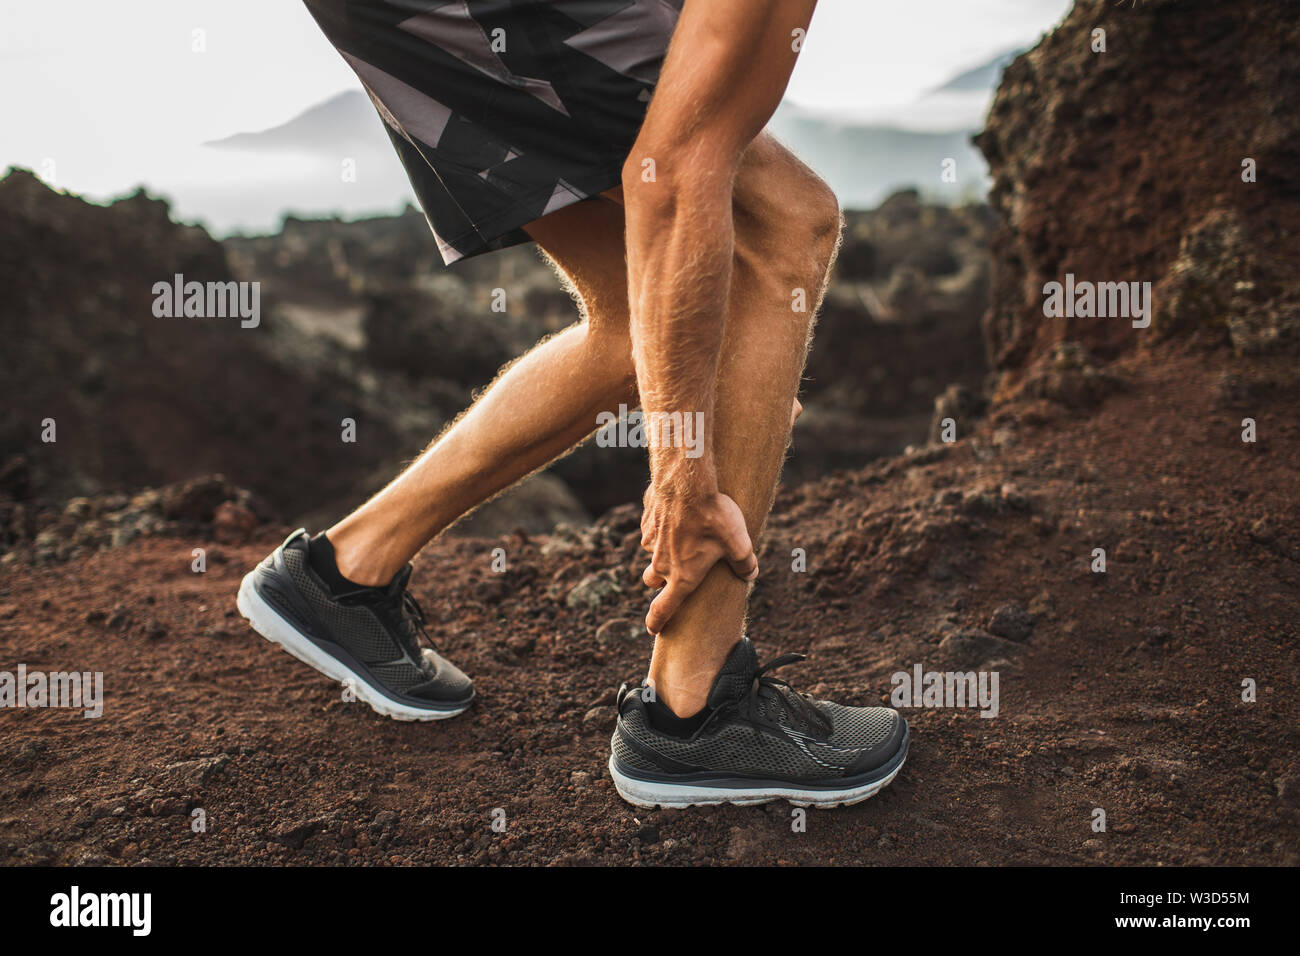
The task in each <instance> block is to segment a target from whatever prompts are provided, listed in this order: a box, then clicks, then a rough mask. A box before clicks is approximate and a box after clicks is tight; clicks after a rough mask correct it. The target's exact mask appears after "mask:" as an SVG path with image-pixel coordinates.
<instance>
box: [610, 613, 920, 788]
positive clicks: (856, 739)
mask: <svg viewBox="0 0 1300 956" xmlns="http://www.w3.org/2000/svg"><path fill="white" fill-rule="evenodd" d="M796 660H803V655H802V654H787V655H784V656H782V657H778V658H776V659H775V660H773V661H770V662H768V663H767V664H765V665H764V666H762V667H760V666H759V665H758V658H757V656H756V655H755V653H754V645H753V644H751V643H750V642H749V639H748V638H741V640H740V643H739V644H737V645H736V647H735V649H734V650H732V652H731V655H730V656H729V657H728V658H727V661H726V663H725V664H724V665H723V666H722V672H721V673H720V674H718V677H717V679H716V680H715V681H714V683H713V689H712V690H711V691H710V693H709V702H708V704H707V705H706V707H705V710H704V712H703V719H702V720H701V721H699V726H698V727H697V728H696V729H694V730H693V731H692V732H691V733H690V734H689V735H686V734H683V733H682V732H681V731H680V730H679V731H678V732H677V733H673V732H672V729H668V730H661V729H659V728H657V727H656V726H655V724H654V722H653V720H654V717H653V715H652V713H651V710H650V707H649V706H648V705H647V703H646V702H645V701H644V700H643V699H642V694H641V693H640V692H639V691H638V690H637V689H636V688H633V689H631V690H629V689H628V688H627V685H624V686H623V688H622V689H620V690H619V695H618V726H617V727H616V728H615V730H614V738H613V741H612V744H613V750H614V752H613V754H612V755H611V756H610V758H609V770H610V773H611V774H612V775H613V777H614V786H615V787H616V788H617V789H618V792H619V795H620V796H622V798H623V799H624V800H626V801H628V802H629V803H632V804H635V805H636V806H639V807H656V806H659V807H690V806H699V805H706V804H716V803H736V804H753V803H766V802H767V801H769V800H780V799H785V800H789V801H790V802H791V803H793V804H795V805H796V806H801V807H803V806H810V805H811V806H815V807H833V806H839V805H840V804H851V803H858V802H859V801H862V800H865V799H867V798H868V797H870V796H874V795H875V794H876V793H877V792H878V791H879V790H880V789H881V788H882V787H884V786H885V785H886V784H888V783H889V782H890V781H891V780H893V779H894V776H895V775H896V774H897V773H898V771H899V769H900V768H901V767H902V766H903V761H904V760H905V759H906V758H907V721H905V720H904V719H903V718H902V717H901V716H900V715H899V713H898V712H897V711H895V710H893V709H891V708H889V707H842V706H840V705H839V704H833V703H831V702H829V701H824V700H815V699H813V698H812V697H809V696H808V695H807V694H799V693H796V692H795V691H794V690H793V689H792V688H791V687H790V685H789V684H787V683H785V681H782V680H777V679H776V678H774V677H769V676H768V675H767V673H766V672H767V671H769V670H774V669H775V668H777V667H781V666H782V665H784V664H788V663H792V662H794V661H796ZM660 723H661V724H662V723H664V722H663V721H662V720H661V721H660Z"/></svg>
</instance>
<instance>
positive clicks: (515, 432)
mask: <svg viewBox="0 0 1300 956" xmlns="http://www.w3.org/2000/svg"><path fill="white" fill-rule="evenodd" d="M623 224H624V220H623V210H622V209H621V208H620V207H619V206H618V205H617V204H615V203H613V202H609V201H607V200H603V199H601V200H593V201H589V202H583V203H578V204H576V205H573V206H569V207H567V208H565V209H562V210H559V211H557V212H555V213H552V214H551V215H549V216H547V217H546V218H544V219H541V220H538V221H537V222H535V223H532V224H531V225H530V226H528V227H527V228H528V231H529V233H530V234H531V235H532V236H533V238H535V239H537V240H538V243H539V244H540V245H541V246H542V248H543V249H545V250H546V251H547V252H548V254H550V255H551V256H552V257H553V259H554V260H555V261H556V263H557V264H558V265H559V266H560V268H561V269H563V270H564V272H565V274H566V275H567V276H568V278H569V280H570V281H571V282H572V283H573V285H574V286H575V287H576V289H577V292H578V293H579V295H580V297H581V299H582V303H583V308H584V311H585V313H586V316H585V320H584V321H583V322H580V323H579V324H577V325H574V326H571V327H570V328H568V329H566V330H564V331H563V332H560V333H559V334H557V335H554V336H552V337H551V338H549V339H546V340H545V341H543V342H541V343H540V344H538V345H537V346H536V347H535V348H534V349H533V350H532V351H530V352H529V353H528V354H526V355H525V356H523V357H522V358H521V359H519V360H518V361H516V362H514V363H513V364H511V365H509V366H507V368H506V369H505V370H504V371H503V372H502V373H501V374H500V375H499V376H498V377H497V379H496V381H495V382H493V383H492V385H491V386H490V387H489V388H488V389H487V391H486V392H485V393H484V394H483V396H482V397H481V398H480V399H479V400H478V401H477V402H476V403H475V404H474V405H473V406H472V407H471V408H470V409H469V410H468V411H466V412H465V413H464V414H463V415H462V416H461V417H460V418H459V419H457V420H456V421H455V422H454V423H453V424H452V425H451V427H449V428H448V429H447V430H446V431H445V432H444V433H443V434H442V435H441V436H440V437H439V438H438V439H436V440H435V441H434V442H433V443H432V444H431V445H430V446H429V448H428V449H427V450H426V451H425V452H424V453H423V454H422V455H421V456H420V457H419V458H418V459H416V461H415V462H414V463H413V464H411V466H410V467H408V468H407V469H406V470H405V471H404V472H402V474H401V475H400V476H398V477H397V478H396V479H394V480H393V482H391V483H390V484H389V485H388V486H387V487H385V488H384V489H383V490H382V491H381V492H379V493H378V494H377V495H375V496H374V497H373V498H371V499H370V500H369V501H368V502H366V503H365V504H364V505H362V506H361V507H360V508H358V509H357V510H356V511H354V512H353V513H352V514H350V515H348V516H347V517H346V518H344V519H343V520H342V521H340V522H338V523H337V524H336V525H334V526H333V527H332V528H330V529H328V531H327V532H326V537H328V538H329V540H330V542H331V543H332V544H333V546H334V551H335V555H336V561H337V564H338V568H339V571H340V573H342V574H343V575H344V577H346V578H348V579H349V580H351V581H354V582H356V583H357V584H365V585H381V584H386V583H387V582H388V581H390V580H391V579H392V577H393V576H394V575H395V574H397V572H398V571H400V570H401V569H402V567H404V566H405V565H406V562H407V561H409V560H410V559H411V558H412V557H413V556H414V555H415V554H416V553H417V552H418V551H419V550H420V549H421V548H422V547H424V545H425V544H426V543H427V542H428V541H430V540H431V539H432V538H433V537H434V536H435V535H437V534H438V533H439V532H441V531H442V530H443V529H444V528H446V527H448V526H449V525H450V524H452V523H453V522H455V521H456V520H457V519H459V518H460V517H461V516H462V515H464V514H466V513H468V512H469V511H471V510H473V509H474V508H475V507H477V506H478V505H479V504H481V503H483V502H484V501H486V500H488V499H489V498H491V497H492V496H493V495H495V494H497V493H498V492H500V491H502V490H504V489H506V488H509V487H510V486H511V485H513V484H514V483H515V482H517V481H519V480H520V479H521V478H523V477H525V476H526V475H528V474H530V473H532V472H533V471H536V470H537V469H538V468H541V467H542V466H543V465H545V464H546V463H547V462H549V461H551V460H552V459H554V458H556V457H557V456H559V455H562V454H563V453H564V452H566V451H567V450H568V449H569V448H571V447H572V446H573V445H575V444H577V443H578V442H580V441H581V440H582V439H583V438H585V437H586V436H587V435H589V434H591V433H592V432H593V431H594V430H595V428H596V415H597V414H598V413H599V412H601V411H607V410H610V409H616V408H617V407H618V406H619V403H621V402H623V403H627V404H629V405H635V404H636V379H635V370H634V369H633V366H632V351H631V342H630V339H629V337H628V303H627V280H626V275H627V273H626V265H625V262H624V256H623V238H622V237H623V228H624V225H623Z"/></svg>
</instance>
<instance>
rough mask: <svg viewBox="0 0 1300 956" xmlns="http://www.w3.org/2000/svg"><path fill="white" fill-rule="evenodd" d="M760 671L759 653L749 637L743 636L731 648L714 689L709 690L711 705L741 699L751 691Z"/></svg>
mask: <svg viewBox="0 0 1300 956" xmlns="http://www.w3.org/2000/svg"><path fill="white" fill-rule="evenodd" d="M757 671H758V654H757V653H756V652H755V651H754V645H753V644H752V643H751V642H750V640H749V638H747V637H742V638H741V639H740V643H738V644H737V645H736V646H735V647H733V648H732V649H731V653H730V654H729V655H728V656H727V661H726V663H725V664H723V665H722V670H721V671H720V672H719V673H718V677H717V679H716V680H715V681H714V682H713V689H712V690H710V691H709V703H708V706H709V707H711V708H712V707H718V706H720V705H722V704H728V703H731V702H733V701H737V700H740V698H742V697H744V696H745V695H746V694H748V693H749V688H750V687H751V686H752V685H753V683H754V674H755V673H756V672H757Z"/></svg>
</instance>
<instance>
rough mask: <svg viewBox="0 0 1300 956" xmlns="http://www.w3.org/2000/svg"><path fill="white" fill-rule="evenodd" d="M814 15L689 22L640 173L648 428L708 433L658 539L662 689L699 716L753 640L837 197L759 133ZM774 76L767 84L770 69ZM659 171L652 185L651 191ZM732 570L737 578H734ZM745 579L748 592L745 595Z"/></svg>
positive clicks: (687, 10) (673, 494) (656, 500)
mask: <svg viewBox="0 0 1300 956" xmlns="http://www.w3.org/2000/svg"><path fill="white" fill-rule="evenodd" d="M813 6H814V0H743V2H741V0H737V2H735V3H728V4H695V5H691V4H688V5H686V6H685V7H684V9H683V12H682V15H681V17H680V19H679V20H678V25H677V31H676V33H675V34H674V36H673V41H672V45H671V46H670V48H669V51H668V56H667V58H666V61H665V64H664V69H663V74H662V76H661V78H660V83H659V87H658V89H657V90H656V93H655V97H654V99H653V100H652V101H651V103H650V108H649V110H648V111H647V115H646V120H645V123H644V124H643V126H642V128H641V132H640V134H639V136H638V139H637V142H636V144H635V145H634V146H633V148H632V151H631V154H630V155H629V157H628V160H627V163H626V164H625V167H624V177H623V195H624V202H625V205H626V209H627V223H628V232H627V236H628V239H627V245H628V272H629V278H628V286H629V301H630V303H631V306H632V341H633V357H634V359H635V360H636V365H637V382H638V386H639V389H640V395H641V399H642V403H643V407H644V409H645V411H646V412H647V414H650V415H657V414H663V413H667V414H672V415H675V414H682V415H684V416H695V415H697V414H702V415H703V416H704V418H705V421H704V426H705V429H706V436H707V440H706V441H705V442H704V454H703V455H702V456H694V455H692V454H690V453H689V452H688V451H687V450H685V449H683V448H681V447H671V446H670V445H667V444H665V443H660V445H659V446H658V447H652V449H651V474H652V484H651V491H650V493H649V494H648V495H647V498H646V505H647V507H646V513H645V516H644V518H643V521H642V532H643V543H644V544H645V546H646V548H647V550H650V551H651V552H652V558H651V563H650V567H649V568H648V569H647V571H646V574H645V583H646V584H647V585H648V586H650V587H657V588H661V590H660V592H659V594H658V595H657V596H656V598H655V599H654V601H653V602H652V603H651V607H650V613H649V614H648V616H647V622H646V623H647V627H648V628H649V629H650V631H651V633H654V634H656V635H657V637H658V639H657V640H656V643H655V654H654V658H653V661H652V663H651V677H652V679H654V680H655V683H656V688H657V692H658V695H659V698H660V699H661V700H662V701H663V702H664V703H666V704H667V705H668V706H669V707H670V708H671V709H672V710H673V711H674V712H676V713H677V714H678V715H679V716H687V715H690V714H692V713H694V712H696V711H698V710H699V709H700V708H701V707H702V706H703V704H704V703H705V700H706V698H707V694H708V691H709V687H710V685H711V683H712V681H713V679H714V677H715V676H716V674H717V672H718V670H719V669H720V668H721V665H722V663H723V662H724V660H725V658H726V656H727V654H728V652H729V651H730V649H731V648H732V646H734V644H735V643H736V642H737V641H738V640H739V638H740V636H741V631H742V627H743V615H744V604H745V597H746V587H747V585H746V584H745V583H744V580H742V579H744V578H747V577H750V576H751V575H752V574H754V573H756V572H757V565H756V562H755V560H754V557H753V553H752V547H751V543H752V541H753V539H754V537H755V536H756V535H757V534H758V532H759V531H760V530H761V526H762V524H763V521H764V520H765V517H766V515H767V512H768V510H769V508H770V507H771V500H772V494H773V487H774V484H775V481H776V477H777V472H778V470H779V467H780V462H781V458H782V456H783V453H784V449H785V446H786V442H787V436H788V432H789V421H790V408H791V404H792V402H793V400H794V395H795V391H796V389H797V385H798V379H799V376H800V374H801V371H802V367H803V360H804V355H805V351H806V343H807V337H808V332H809V328H810V322H811V312H803V313H800V312H797V311H796V310H795V303H796V301H797V299H798V294H797V293H796V290H797V289H802V290H803V298H804V300H805V301H806V302H807V304H808V307H809V308H812V307H814V306H815V304H816V300H817V299H818V298H819V296H820V292H821V288H822V286H823V283H824V280H825V275H826V270H827V268H828V264H829V262H830V259H831V256H832V254H833V250H834V247H835V244H836V241H837V236H838V224H839V210H838V206H837V204H836V203H835V201H834V197H833V196H832V195H831V194H830V192H829V190H828V189H827V188H826V187H825V186H824V185H822V184H821V183H820V181H819V180H818V179H817V178H816V177H815V176H813V175H812V174H811V173H809V172H808V171H807V170H806V169H805V168H804V167H803V166H802V165H801V164H799V163H798V161H797V160H794V159H793V157H791V156H790V155H789V154H788V153H786V152H785V151H784V150H781V149H780V148H779V147H777V146H775V144H773V143H771V141H770V140H766V139H762V138H759V139H758V140H757V141H756V137H758V134H759V132H760V131H761V130H762V128H763V126H764V124H765V123H766V122H767V120H768V118H769V117H770V116H771V114H772V112H773V110H774V109H775V108H776V105H777V103H778V102H779V101H780V98H781V96H782V94H783V93H784V90H785V86H786V82H787V80H788V78H789V74H790V71H791V70H792V69H793V66H794V61H795V56H796V53H797V50H798V46H799V44H798V42H797V40H794V41H793V42H792V38H797V37H799V36H801V35H802V31H804V30H806V29H807V27H808V24H809V20H810V18H811V15H812V10H813ZM760 64H761V68H756V67H758V66H759V65H760ZM647 170H649V171H650V172H651V175H649V176H647V175H646V174H645V173H646V171H647ZM719 562H722V563H719ZM732 573H734V576H735V577H736V580H728V578H727V575H728V574H732Z"/></svg>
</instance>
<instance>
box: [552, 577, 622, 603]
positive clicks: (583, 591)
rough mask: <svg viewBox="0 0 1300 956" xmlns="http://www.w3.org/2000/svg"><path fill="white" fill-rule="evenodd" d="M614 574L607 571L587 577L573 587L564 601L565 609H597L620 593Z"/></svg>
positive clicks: (620, 589)
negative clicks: (607, 599)
mask: <svg viewBox="0 0 1300 956" xmlns="http://www.w3.org/2000/svg"><path fill="white" fill-rule="evenodd" d="M622 590H623V589H622V588H621V587H619V585H618V579H617V578H616V577H615V576H614V572H613V571H610V570H608V569H606V570H604V571H596V572H595V573H593V574H589V575H587V576H586V577H585V578H583V579H582V580H581V581H579V582H578V583H577V584H575V585H574V586H573V588H572V589H571V590H570V591H569V594H568V596H567V597H565V599H564V603H565V605H566V606H567V607H572V608H579V607H585V608H593V609H594V608H598V607H600V605H601V604H602V603H603V602H604V601H605V599H606V598H609V597H612V596H613V595H615V594H619V593H621V592H622Z"/></svg>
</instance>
